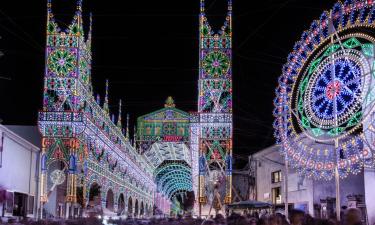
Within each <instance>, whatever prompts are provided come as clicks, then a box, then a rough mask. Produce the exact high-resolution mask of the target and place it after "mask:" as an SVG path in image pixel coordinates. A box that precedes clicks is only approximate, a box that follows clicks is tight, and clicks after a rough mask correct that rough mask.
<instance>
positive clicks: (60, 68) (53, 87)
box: [38, 0, 156, 216]
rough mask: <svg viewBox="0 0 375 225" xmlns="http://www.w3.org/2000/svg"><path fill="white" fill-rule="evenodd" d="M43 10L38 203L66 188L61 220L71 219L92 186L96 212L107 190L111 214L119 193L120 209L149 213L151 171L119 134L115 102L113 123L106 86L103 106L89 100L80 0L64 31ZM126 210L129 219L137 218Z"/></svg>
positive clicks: (86, 38)
mask: <svg viewBox="0 0 375 225" xmlns="http://www.w3.org/2000/svg"><path fill="white" fill-rule="evenodd" d="M47 9H48V10H47V30H46V31H47V38H46V39H47V41H46V65H45V78H44V98H43V109H42V110H41V111H40V112H39V123H38V125H39V128H40V132H41V134H42V137H43V138H42V157H41V170H42V175H41V186H40V187H41V199H40V201H41V202H42V203H46V202H47V201H48V199H49V198H48V195H49V193H50V192H52V191H54V190H56V191H57V189H55V188H56V187H58V186H66V196H65V200H64V201H65V203H66V208H65V211H66V213H65V215H66V216H71V213H72V212H73V210H71V207H72V205H74V204H75V203H76V202H77V190H78V188H82V189H83V190H82V192H83V196H82V198H83V206H85V205H87V203H88V200H89V194H90V193H89V190H90V187H91V185H92V184H94V183H97V184H98V185H99V186H100V187H101V188H100V192H101V194H100V196H101V205H102V207H106V201H107V199H106V197H107V193H108V192H109V190H111V191H112V192H113V193H114V209H115V210H117V206H118V200H117V199H118V198H119V196H120V195H121V194H123V196H125V204H127V203H128V200H127V199H129V198H132V199H133V202H139V203H140V205H147V206H148V207H149V208H151V205H153V202H154V192H155V190H156V184H155V183H154V181H153V177H152V175H153V170H152V166H151V165H149V164H148V162H147V161H146V160H145V158H144V157H143V156H142V155H139V154H138V153H137V152H136V151H135V149H134V148H133V146H131V145H130V143H129V140H128V135H127V137H125V135H124V134H123V128H122V121H121V116H122V115H121V103H120V106H119V108H120V110H119V114H118V119H117V124H115V120H114V116H113V115H112V119H111V118H110V110H109V107H108V81H107V85H106V95H105V99H104V104H103V107H101V104H100V97H98V98H97V99H96V100H95V98H94V96H93V91H92V84H91V60H92V59H91V27H92V26H91V19H90V31H89V33H88V34H86V36H85V34H84V31H83V24H82V1H81V0H78V1H77V10H76V12H75V15H74V18H73V21H72V23H71V24H70V25H69V26H68V27H67V28H66V29H62V28H61V27H60V26H59V25H58V24H57V22H56V21H55V18H54V14H53V12H52V2H51V0H49V1H48V5H47ZM62 188H63V189H64V187H62ZM136 200H137V201H136ZM60 203H62V202H60ZM56 204H57V203H56ZM128 207H129V208H132V209H133V208H134V207H135V206H134V205H133V206H128ZM131 211H132V212H134V215H138V213H139V212H137V211H135V210H131ZM146 211H148V212H150V211H151V210H149V209H147V210H146Z"/></svg>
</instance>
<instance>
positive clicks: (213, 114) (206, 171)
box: [190, 0, 232, 211]
mask: <svg viewBox="0 0 375 225" xmlns="http://www.w3.org/2000/svg"><path fill="white" fill-rule="evenodd" d="M200 10H201V13H200V16H199V21H200V22H199V25H200V27H199V55H200V65H199V84H198V87H199V97H198V114H192V115H191V119H190V120H191V134H190V137H191V140H190V141H191V144H190V146H191V149H192V155H193V157H192V162H193V168H192V170H193V188H194V190H195V193H198V196H197V197H198V199H197V202H198V203H199V206H202V205H205V204H206V203H208V200H209V202H210V204H214V208H216V209H218V210H220V209H222V207H221V206H222V203H221V202H222V201H223V200H224V201H223V202H224V203H230V202H231V201H232V193H231V192H232V186H231V185H232V183H231V182H232V65H231V62H232V24H231V21H232V2H231V0H229V1H228V13H227V16H226V20H225V23H224V25H223V26H222V27H221V29H220V30H219V31H217V32H216V31H214V30H213V29H212V27H211V26H210V24H209V22H208V20H207V17H206V15H205V7H204V0H201V4H200ZM196 156H198V159H197V158H196ZM195 165H199V167H195ZM195 174H199V179H198V176H197V177H196V176H195ZM212 182H214V183H217V184H218V185H219V187H220V188H219V189H220V190H219V193H220V194H221V196H220V197H219V199H217V198H216V197H215V196H214V193H213V190H212V187H211V186H212ZM195 210H196V211H197V207H195Z"/></svg>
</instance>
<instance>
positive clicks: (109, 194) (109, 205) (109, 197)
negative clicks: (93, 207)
mask: <svg viewBox="0 0 375 225" xmlns="http://www.w3.org/2000/svg"><path fill="white" fill-rule="evenodd" d="M114 205H115V204H114V195H113V191H112V189H108V191H107V198H106V202H105V207H106V208H107V209H109V210H111V211H114Z"/></svg>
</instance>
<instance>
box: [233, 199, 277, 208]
mask: <svg viewBox="0 0 375 225" xmlns="http://www.w3.org/2000/svg"><path fill="white" fill-rule="evenodd" d="M228 207H229V208H232V209H264V208H271V207H272V204H269V203H267V202H258V201H254V200H247V201H241V202H235V203H232V204H230V205H228Z"/></svg>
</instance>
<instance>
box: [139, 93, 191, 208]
mask: <svg viewBox="0 0 375 225" xmlns="http://www.w3.org/2000/svg"><path fill="white" fill-rule="evenodd" d="M189 117H190V115H189V114H188V113H186V112H184V111H181V110H179V109H177V108H175V104H174V101H173V99H172V97H168V99H167V100H166V102H165V105H164V108H162V109H160V110H158V111H156V112H152V113H149V114H147V115H144V116H141V117H139V118H138V120H137V141H136V143H137V146H139V149H140V150H141V151H142V153H143V155H144V157H145V158H146V160H147V162H148V163H149V164H150V165H151V167H152V170H153V175H154V179H155V182H156V185H157V194H156V195H157V199H164V200H161V201H157V206H158V208H159V209H164V208H165V207H167V209H170V208H171V204H173V203H174V204H173V205H175V206H176V207H178V206H179V205H180V204H178V203H177V202H178V201H177V200H176V199H177V197H180V199H181V200H180V201H183V200H182V199H184V196H185V195H186V192H190V191H193V187H192V170H191V166H192V163H191V162H192V158H191V153H190V149H189V128H190V125H189ZM165 200H168V201H167V203H166V201H165Z"/></svg>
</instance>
